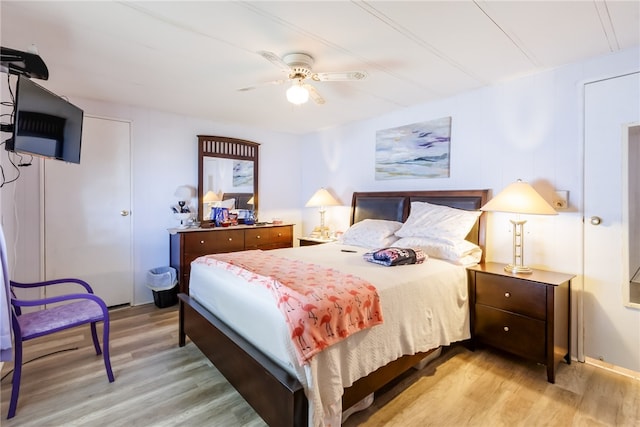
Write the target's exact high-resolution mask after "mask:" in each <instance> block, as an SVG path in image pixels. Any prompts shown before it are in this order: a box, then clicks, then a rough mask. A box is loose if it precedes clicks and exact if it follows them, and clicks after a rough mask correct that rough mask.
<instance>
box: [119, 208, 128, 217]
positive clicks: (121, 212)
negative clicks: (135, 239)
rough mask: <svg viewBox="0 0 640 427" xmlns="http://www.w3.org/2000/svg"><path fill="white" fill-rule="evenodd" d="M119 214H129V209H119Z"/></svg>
mask: <svg viewBox="0 0 640 427" xmlns="http://www.w3.org/2000/svg"><path fill="white" fill-rule="evenodd" d="M120 215H122V216H127V215H129V211H128V210H125V209H123V210H121V211H120Z"/></svg>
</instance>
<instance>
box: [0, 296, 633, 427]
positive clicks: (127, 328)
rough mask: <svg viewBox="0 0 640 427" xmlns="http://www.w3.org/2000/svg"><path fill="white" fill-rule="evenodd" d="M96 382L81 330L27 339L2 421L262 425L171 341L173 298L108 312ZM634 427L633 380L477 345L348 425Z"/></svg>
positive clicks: (400, 385)
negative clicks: (106, 361) (107, 365)
mask: <svg viewBox="0 0 640 427" xmlns="http://www.w3.org/2000/svg"><path fill="white" fill-rule="evenodd" d="M111 319H112V333H111V354H112V358H111V362H112V365H113V371H114V374H115V376H116V381H115V382H114V383H109V382H108V381H107V376H106V374H105V370H104V365H103V362H102V358H101V357H99V356H96V355H95V353H94V351H93V347H92V345H91V341H90V337H89V333H88V331H89V330H88V328H77V329H75V330H71V331H65V332H62V333H59V334H57V336H56V335H53V336H50V337H45V338H39V339H36V340H32V341H30V342H27V343H26V346H25V360H31V359H35V358H38V357H40V356H43V355H47V354H50V353H52V352H55V351H61V350H68V351H63V352H61V353H56V354H53V355H49V356H46V357H43V358H40V359H36V360H33V361H32V362H29V363H27V364H26V365H25V366H24V368H23V378H22V387H21V391H20V399H19V402H18V411H17V414H16V416H15V418H13V419H11V420H6V419H5V418H6V414H7V410H8V405H9V396H10V393H11V373H10V371H11V369H12V368H13V365H12V363H6V364H5V365H4V366H3V369H2V377H3V378H2V383H1V400H2V405H1V406H2V420H1V422H0V424H1V425H2V426H3V427H5V426H6V427H13V426H25V427H26V426H38V427H40V426H62V425H64V426H110V427H111V426H125V425H126V426H154V427H155V426H177V425H184V426H193V427H195V426H216V427H217V426H264V425H265V424H264V422H263V421H262V420H261V419H260V418H259V417H258V415H257V414H256V413H255V412H254V411H253V410H252V409H251V407H250V406H249V405H248V404H247V403H246V402H245V401H244V400H243V399H242V398H241V397H240V396H239V395H238V394H237V393H236V392H235V390H234V389H233V388H232V387H231V386H230V385H229V384H228V383H227V382H226V381H225V380H224V378H223V377H222V376H221V375H220V374H219V373H218V372H217V371H216V369H215V368H214V367H213V366H211V364H210V363H209V362H208V360H206V358H204V356H202V354H201V353H200V352H199V350H198V349H197V348H196V347H195V346H194V345H193V344H191V343H189V344H187V346H186V347H184V348H180V347H178V345H177V340H178V338H177V306H176V307H171V308H165V309H158V308H156V307H155V306H154V305H153V304H151V305H146V306H139V307H131V308H123V309H117V310H114V311H112V312H111ZM430 425H432V426H454V425H455V426H461V425H468V426H485V425H486V426H501V425H504V426H507V425H508V426H536V425H539V426H572V425H573V426H640V381H638V380H634V379H631V378H628V377H625V376H622V375H619V374H615V373H612V372H609V371H606V370H604V369H600V368H597V367H594V366H591V365H586V364H582V363H577V362H574V363H572V364H571V365H566V364H561V365H560V367H559V369H558V373H557V378H556V384H549V383H547V381H546V368H545V367H543V366H539V365H535V364H531V363H528V362H526V361H523V360H521V359H518V358H515V357H511V356H508V355H505V354H501V353H497V352H493V351H491V350H488V349H479V350H476V351H475V352H471V351H469V350H467V349H465V348H464V347H462V346H454V347H451V348H448V349H446V351H444V352H443V356H442V357H440V358H439V359H438V360H436V361H435V362H433V363H432V364H431V365H429V366H427V367H426V368H424V369H423V370H421V371H411V372H409V373H408V375H405V376H404V377H403V378H401V379H399V380H398V381H396V382H395V383H393V384H391V385H389V386H388V387H386V388H385V389H384V390H383V391H382V392H381V393H378V394H377V396H376V400H375V402H374V404H373V405H372V407H370V408H369V409H367V410H365V411H363V412H360V413H357V414H354V415H352V416H351V417H350V418H349V419H348V420H347V421H346V422H345V423H344V426H345V427H355V426H403V427H406V426H430Z"/></svg>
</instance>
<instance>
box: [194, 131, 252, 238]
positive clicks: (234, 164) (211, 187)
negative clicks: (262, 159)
mask: <svg viewBox="0 0 640 427" xmlns="http://www.w3.org/2000/svg"><path fill="white" fill-rule="evenodd" d="M259 146H260V144H258V143H256V142H251V141H245V140H242V139H235V138H226V137H220V136H208V135H198V218H199V220H200V221H201V223H202V226H203V227H208V226H211V225H212V221H211V220H210V212H211V208H212V207H213V206H222V207H228V208H230V209H238V210H239V212H240V213H241V214H242V213H243V211H249V210H252V211H257V210H258V147H259ZM209 192H211V193H209ZM207 194H209V197H207V199H205V196H206V195H207ZM211 196H214V197H213V201H211V200H210V199H211ZM232 199H233V200H232ZM242 219H243V218H242V215H241V216H240V217H239V220H240V222H242Z"/></svg>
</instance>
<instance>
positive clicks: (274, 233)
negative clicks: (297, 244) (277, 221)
mask: <svg viewBox="0 0 640 427" xmlns="http://www.w3.org/2000/svg"><path fill="white" fill-rule="evenodd" d="M292 240H293V231H292V227H291V226H286V227H265V228H256V229H249V230H246V231H245V237H244V245H245V249H246V250H250V249H277V248H288V247H291V246H292Z"/></svg>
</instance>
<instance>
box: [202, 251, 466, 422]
mask: <svg viewBox="0 0 640 427" xmlns="http://www.w3.org/2000/svg"><path fill="white" fill-rule="evenodd" d="M342 249H348V250H353V251H356V252H342V251H341V250H342ZM365 252H366V250H365V249H364V248H359V247H355V246H346V245H342V244H339V243H328V244H323V245H316V246H304V247H296V248H289V249H277V250H275V251H272V252H271V253H273V254H277V255H280V256H283V257H287V258H291V259H298V260H303V261H307V262H311V263H314V264H318V265H323V266H326V267H331V268H335V269H339V270H341V271H344V272H346V273H351V274H354V275H357V276H359V277H361V278H363V279H365V280H367V281H369V282H371V283H372V284H373V285H375V286H376V287H377V289H378V294H379V295H380V299H381V303H382V314H383V316H384V323H383V324H382V325H378V326H375V327H373V328H370V329H367V330H363V331H360V332H358V333H356V334H354V335H352V336H350V337H349V338H348V339H346V340H344V341H341V342H340V343H338V344H336V345H333V346H331V347H328V348H327V349H325V350H324V351H323V352H322V353H320V354H318V355H316V356H314V357H313V359H312V360H311V363H309V364H307V365H304V366H299V365H298V364H297V362H296V354H295V350H294V347H293V345H292V343H291V338H290V336H289V331H288V328H287V325H286V324H285V321H284V317H283V316H282V314H281V313H280V311H279V309H278V308H277V306H276V303H275V302H274V301H273V297H272V296H271V294H270V293H269V292H268V291H267V290H266V289H263V288H262V287H260V286H257V285H255V284H251V283H247V282H243V281H242V280H241V279H240V278H239V277H238V276H237V275H235V274H233V273H230V272H228V271H224V270H222V269H219V268H213V267H208V266H206V265H204V264H197V263H193V264H192V265H191V279H190V285H189V293H190V295H191V296H192V297H193V298H194V299H196V300H197V301H198V302H199V303H200V304H202V305H203V306H205V307H206V308H207V309H208V310H210V311H211V312H212V313H214V314H216V316H218V317H219V318H220V319H221V320H223V321H224V322H225V323H227V324H228V325H230V326H232V327H233V328H234V329H235V330H236V331H237V332H238V333H240V334H241V335H243V336H244V337H245V338H246V339H247V340H249V341H250V342H252V343H253V344H254V345H255V346H256V347H257V348H259V349H260V350H261V351H262V352H264V353H265V354H266V355H268V356H269V357H271V358H272V359H273V360H274V361H276V362H277V363H279V364H280V365H281V366H283V367H284V368H285V369H287V370H289V371H290V372H291V373H293V374H294V375H295V376H296V377H297V378H298V379H299V381H300V382H301V383H302V385H303V387H304V389H305V392H306V395H307V398H308V400H309V404H310V411H309V425H310V426H314V427H316V426H339V425H340V423H341V413H342V404H341V399H342V393H343V389H344V388H345V387H349V386H350V385H351V384H353V382H354V381H356V380H357V379H359V378H361V377H364V376H366V375H368V374H369V373H371V372H373V371H375V370H376V369H378V368H379V367H381V366H384V365H386V364H387V363H389V362H391V361H393V360H396V359H397V358H399V357H401V356H403V355H405V354H414V353H416V352H421V351H427V350H430V349H433V348H436V347H438V346H442V345H448V344H450V343H452V342H456V341H461V340H464V339H467V338H469V336H470V335H469V310H468V299H467V279H466V277H467V276H466V270H465V268H464V267H462V266H458V265H453V264H451V263H449V262H446V261H441V260H438V259H435V258H429V259H428V260H427V261H425V262H424V263H423V264H415V265H404V266H396V267H385V266H382V265H378V264H373V263H369V262H366V261H364V260H363V258H362V254H363V253H365ZM238 256H242V253H241V252H239V253H238Z"/></svg>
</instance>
